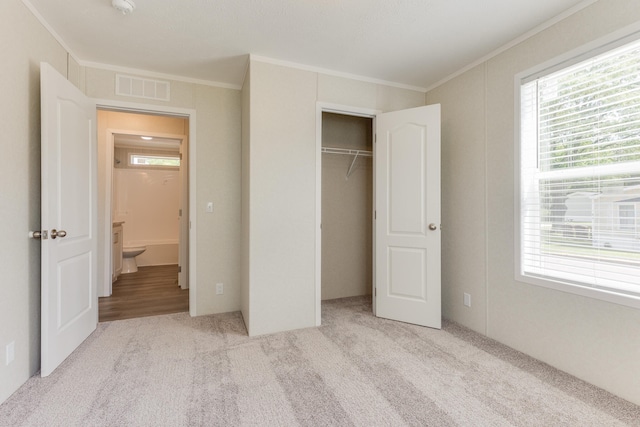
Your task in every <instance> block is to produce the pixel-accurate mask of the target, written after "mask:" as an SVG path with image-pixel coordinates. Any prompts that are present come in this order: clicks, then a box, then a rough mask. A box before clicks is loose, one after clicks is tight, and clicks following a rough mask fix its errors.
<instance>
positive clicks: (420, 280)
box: [375, 105, 441, 329]
mask: <svg viewBox="0 0 640 427" xmlns="http://www.w3.org/2000/svg"><path fill="white" fill-rule="evenodd" d="M376 138H377V139H376V157H375V164H376V172H375V188H376V190H375V191H376V202H375V203H376V208H375V209H376V219H375V229H376V233H375V237H376V240H375V241H376V250H375V254H376V255H375V256H376V267H375V269H376V275H375V276H376V284H375V304H376V315H377V316H379V317H384V318H388V319H393V320H399V321H403V322H407V323H414V324H417V325H422V326H429V327H432V328H438V329H439V328H440V327H441V298H440V240H441V239H440V237H441V232H440V105H431V106H426V107H419V108H412V109H409V110H402V111H394V112H391V113H385V114H379V115H378V116H376Z"/></svg>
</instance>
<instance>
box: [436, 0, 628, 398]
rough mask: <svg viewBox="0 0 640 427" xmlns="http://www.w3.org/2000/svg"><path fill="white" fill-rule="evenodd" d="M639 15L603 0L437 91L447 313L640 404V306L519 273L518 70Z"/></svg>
mask: <svg viewBox="0 0 640 427" xmlns="http://www.w3.org/2000/svg"><path fill="white" fill-rule="evenodd" d="M638 21H640V8H639V7H638V2H637V0H601V1H599V2H597V3H595V4H593V5H591V6H589V7H588V8H586V9H584V10H582V11H580V12H578V13H576V14H575V15H572V16H570V17H569V18H567V19H565V20H564V21H562V22H559V23H558V24H556V25H554V26H552V27H550V28H549V29H547V30H545V31H543V32H541V33H539V34H537V35H536V36H534V37H531V38H529V39H528V40H526V41H524V42H522V43H520V44H518V45H516V46H515V47H513V48H511V49H509V50H507V51H505V52H504V53H502V54H500V55H498V56H496V57H494V58H493V59H490V60H489V61H487V62H486V63H484V64H481V65H479V66H478V67H476V68H474V69H472V70H470V71H468V72H466V73H464V74H463V75H461V76H459V77H457V78H455V79H454V80H451V81H449V82H447V83H445V84H444V85H442V86H440V87H438V88H436V89H434V90H432V91H430V92H429V93H428V94H427V102H428V103H441V104H442V111H443V115H442V116H443V138H442V146H443V159H442V164H443V180H442V181H443V192H442V194H443V218H444V219H443V230H444V231H443V256H442V260H443V261H442V262H443V284H442V286H443V308H444V311H443V314H444V316H445V317H448V318H451V319H453V320H455V321H457V322H460V323H462V324H464V325H466V326H469V327H471V328H473V329H476V330H478V331H481V332H483V331H484V332H486V333H487V335H488V336H490V337H492V338H495V339H497V340H498V341H500V342H503V343H505V344H507V345H509V346H511V347H513V348H516V349H518V350H521V351H523V352H525V353H527V354H529V355H531V356H533V357H535V358H538V359H540V360H542V361H544V362H547V363H549V364H551V365H553V366H556V367H558V368H560V369H562V370H564V371H566V372H569V373H571V374H573V375H576V376H577V377H579V378H582V379H584V380H585V381H588V382H590V383H592V384H595V385H597V386H600V387H602V388H604V389H606V390H609V391H611V392H612V393H615V394H617V395H619V396H621V397H623V398H625V399H628V400H630V401H632V402H634V403H636V404H640V382H639V378H640V339H638V336H640V311H638V310H636V309H632V308H628V307H625V306H620V305H616V304H611V303H607V302H603V301H599V300H593V299H590V298H585V297H581V296H577V295H573V294H568V293H563V292H558V291H554V290H550V289H546V288H542V287H538V286H533V285H529V284H526V283H522V282H518V281H516V280H515V279H514V277H515V274H514V262H515V260H514V200H515V199H514V172H515V170H514V146H515V144H516V143H517V142H516V141H515V138H514V108H515V107H514V78H515V75H516V74H517V73H519V72H521V71H524V70H526V69H528V68H530V67H533V66H535V65H537V64H540V63H542V62H545V61H547V60H550V59H552V58H553V57H555V56H557V55H561V54H564V53H566V52H567V51H569V50H571V49H574V48H577V47H579V46H581V45H582V44H585V43H588V42H590V41H592V40H594V39H596V38H598V37H601V36H604V35H607V34H609V33H611V32H613V31H615V30H618V29H620V28H621V27H623V26H625V25H629V24H631V23H635V22H638ZM470 206H473V209H469V207H470ZM462 292H469V293H471V294H472V307H471V308H470V309H467V308H465V307H463V306H462Z"/></svg>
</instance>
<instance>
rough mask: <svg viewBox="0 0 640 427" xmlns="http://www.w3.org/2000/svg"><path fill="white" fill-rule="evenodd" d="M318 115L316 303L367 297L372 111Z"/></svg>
mask: <svg viewBox="0 0 640 427" xmlns="http://www.w3.org/2000/svg"><path fill="white" fill-rule="evenodd" d="M320 114H321V117H319V119H320V120H321V126H319V129H320V135H319V138H318V139H319V140H320V144H319V145H320V147H319V148H320V153H321V154H320V156H319V157H320V160H319V162H318V163H319V164H318V165H317V168H318V170H319V175H320V177H319V181H320V189H319V192H320V197H319V202H320V203H319V204H320V207H319V209H318V211H319V215H320V231H319V233H320V236H319V237H318V240H319V242H320V244H319V246H320V248H319V252H320V254H319V259H318V260H317V264H318V265H317V266H316V268H317V269H318V270H319V271H318V272H317V274H318V273H319V276H320V277H319V281H320V290H319V291H320V298H319V300H320V301H317V304H318V306H320V304H321V302H325V301H328V300H335V299H340V298H348V297H358V296H362V297H368V298H371V294H372V289H373V283H374V255H373V251H374V247H375V246H374V243H375V242H374V224H373V216H374V212H373V207H374V194H375V193H374V179H373V178H374V157H373V156H374V151H373V150H374V148H373V147H374V118H375V116H374V115H373V114H364V113H363V114H358V113H353V114H352V113H349V112H341V111H340V112H338V111H327V110H321V111H320ZM316 297H318V295H316ZM318 311H319V312H318V314H317V319H316V320H317V323H318V324H320V323H321V319H320V317H321V315H320V310H318Z"/></svg>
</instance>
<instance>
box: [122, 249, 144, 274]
mask: <svg viewBox="0 0 640 427" xmlns="http://www.w3.org/2000/svg"><path fill="white" fill-rule="evenodd" d="M146 250H147V247H146V246H135V247H128V248H122V274H127V273H135V272H136V271H138V264H136V257H137V256H138V255H140V254H141V253H142V252H144V251H146Z"/></svg>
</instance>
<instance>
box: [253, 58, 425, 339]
mask: <svg viewBox="0 0 640 427" xmlns="http://www.w3.org/2000/svg"><path fill="white" fill-rule="evenodd" d="M248 78H249V80H248V81H245V88H244V91H245V93H244V96H246V97H247V99H246V100H245V105H248V110H249V114H250V119H248V120H247V119H246V118H245V119H244V120H245V127H246V131H245V136H246V139H245V140H244V144H243V156H245V157H244V158H243V178H244V179H245V182H244V183H243V189H247V191H248V194H246V195H244V196H243V197H246V202H245V203H243V208H242V209H243V227H244V228H245V230H246V229H248V230H249V231H245V232H244V233H245V234H244V236H245V245H246V248H247V249H246V251H247V253H246V254H243V260H245V261H246V262H245V263H243V266H242V268H243V272H242V275H243V278H244V279H243V292H246V293H247V294H248V297H246V298H247V301H246V304H245V303H244V298H245V297H244V296H243V305H242V311H243V316H244V319H245V323H246V324H247V327H248V330H249V334H250V335H260V334H266V333H271V332H277V331H284V330H289V329H297V328H304V327H310V326H314V325H315V233H316V230H315V212H316V194H315V188H316V182H315V179H316V170H315V162H316V140H315V138H316V125H317V124H316V103H317V102H318V101H320V102H330V103H336V104H343V105H349V106H353V107H366V108H372V109H378V110H381V111H391V110H396V109H402V108H410V107H416V106H420V105H423V104H424V94H423V93H421V92H415V91H411V90H406V89H398V88H395V87H390V86H383V85H378V84H374V83H366V82H362V81H355V80H350V79H345V78H341V77H334V76H328V75H324V74H319V73H315V72H311V71H305V70H301V69H296V68H291V67H287V66H282V65H276V64H272V63H267V62H261V61H256V60H251V62H250V70H249V73H248ZM243 129H244V128H243Z"/></svg>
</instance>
